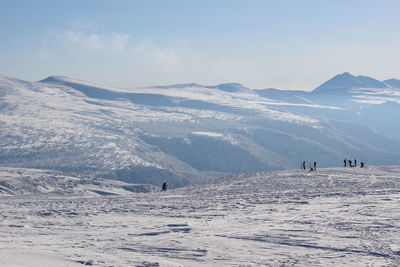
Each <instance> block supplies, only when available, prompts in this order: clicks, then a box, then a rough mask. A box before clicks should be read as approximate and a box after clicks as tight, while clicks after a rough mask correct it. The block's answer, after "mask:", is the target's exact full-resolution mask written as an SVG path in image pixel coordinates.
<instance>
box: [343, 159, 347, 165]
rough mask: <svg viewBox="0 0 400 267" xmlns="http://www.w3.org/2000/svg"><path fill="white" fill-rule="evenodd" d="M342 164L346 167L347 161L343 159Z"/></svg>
mask: <svg viewBox="0 0 400 267" xmlns="http://www.w3.org/2000/svg"><path fill="white" fill-rule="evenodd" d="M343 163H344V166H345V167H346V165H347V159H344V160H343Z"/></svg>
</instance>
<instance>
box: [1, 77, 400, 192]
mask: <svg viewBox="0 0 400 267" xmlns="http://www.w3.org/2000/svg"><path fill="white" fill-rule="evenodd" d="M343 75H344V74H343ZM349 75H350V74H346V75H345V76H349ZM350 76H351V75H350ZM354 79H356V80H357V81H358V80H361V81H364V80H365V78H362V79H361V78H357V77H356V78H351V79H350V80H354ZM370 79H372V78H370ZM370 79H367V81H370ZM356 84H359V83H356ZM368 84H372V85H373V86H375V83H372V82H371V83H370V82H368ZM385 84H386V83H384V85H385ZM379 85H380V84H379ZM349 86H350V85H349ZM385 86H386V85H385ZM346 90H347V91H346V92H344V93H343V92H341V91H340V90H339V91H336V90H333V91H335V94H334V95H337V99H339V100H338V101H336V100H337V99H336V97H335V96H333V95H332V94H330V95H329V96H325V94H323V93H321V94H320V93H318V92H313V93H308V92H302V91H292V92H290V91H280V90H272V89H267V90H261V91H257V90H252V89H249V88H246V87H244V86H242V85H240V84H234V83H227V84H221V85H216V86H203V85H199V84H195V83H192V84H183V85H172V86H155V87H150V88H133V89H118V88H109V87H102V86H99V85H94V84H90V83H88V82H83V81H79V80H75V79H71V78H68V77H63V76H51V77H48V78H46V79H44V80H42V81H40V82H33V83H32V82H26V81H21V80H18V79H14V78H10V77H6V76H0V113H1V116H0V129H1V131H0V166H5V167H16V168H36V169H37V168H39V169H44V170H57V171H61V172H63V174H64V175H67V176H75V175H76V174H79V175H89V176H95V177H98V178H112V179H118V180H122V181H125V182H130V183H131V182H133V183H151V184H154V185H157V186H159V185H160V184H161V183H162V182H164V181H167V182H168V183H169V184H170V185H171V187H177V186H182V185H185V184H190V183H196V182H201V181H205V180H207V179H210V178H214V177H218V176H223V175H227V174H239V173H251V172H260V171H270V170H282V169H293V168H298V167H299V162H301V161H303V160H307V161H314V160H317V161H318V164H319V166H325V167H328V166H337V165H338V163H340V162H341V161H342V159H343V158H344V157H356V158H359V159H362V160H364V161H366V162H367V163H370V164H400V148H399V147H400V139H399V137H398V136H399V134H400V127H399V125H398V123H395V122H396V121H397V117H396V116H395V114H398V111H399V104H398V101H399V100H398V99H399V95H398V92H399V91H398V89H396V88H394V87H393V86H391V87H387V88H383V87H382V88H370V87H368V88H353V87H352V85H351V86H350V87H348V89H346ZM396 90H397V91H396ZM331 91H332V90H331ZM349 96H350V97H349ZM343 99H347V100H346V101H345V102H343V101H342V100H343ZM383 102H384V103H383ZM349 103H350V104H349ZM371 118H373V119H371Z"/></svg>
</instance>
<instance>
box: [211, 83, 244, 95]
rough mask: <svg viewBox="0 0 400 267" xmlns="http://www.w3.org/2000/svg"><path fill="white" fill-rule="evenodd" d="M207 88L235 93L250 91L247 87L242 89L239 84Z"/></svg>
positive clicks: (225, 84) (224, 84)
mask: <svg viewBox="0 0 400 267" xmlns="http://www.w3.org/2000/svg"><path fill="white" fill-rule="evenodd" d="M207 88H212V89H214V88H215V89H218V90H221V91H225V92H230V93H235V92H243V91H248V90H250V89H249V88H247V87H244V86H243V85H241V84H240V83H221V84H219V85H214V86H207Z"/></svg>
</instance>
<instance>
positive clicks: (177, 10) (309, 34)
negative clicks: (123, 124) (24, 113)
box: [0, 0, 400, 90]
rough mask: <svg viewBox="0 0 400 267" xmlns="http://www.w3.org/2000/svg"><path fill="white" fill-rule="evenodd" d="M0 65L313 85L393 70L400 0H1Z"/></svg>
mask: <svg viewBox="0 0 400 267" xmlns="http://www.w3.org/2000/svg"><path fill="white" fill-rule="evenodd" d="M0 10H1V11H0V12H1V16H0V74H5V75H8V76H12V77H15V78H20V79H25V80H29V81H35V80H40V79H43V78H45V77H47V76H49V75H64V76H68V77H72V78H76V79H81V80H85V81H90V82H94V83H98V84H102V85H110V86H116V87H136V86H147V85H161V84H163V85H164V84H176V83H187V82H197V83H201V84H206V85H211V84H218V83H223V82H238V83H242V84H243V85H245V86H247V87H251V88H259V89H261V88H269V87H273V88H279V89H303V90H311V89H313V88H315V87H317V86H318V85H319V84H320V83H322V82H324V81H325V80H327V79H329V78H331V77H332V76H334V75H336V74H338V73H342V72H345V71H348V72H351V73H352V74H355V75H368V76H372V77H375V78H377V79H388V78H400V71H399V70H400V68H399V65H400V64H399V63H400V51H399V47H400V34H398V32H399V29H400V16H399V15H398V12H399V10H400V1H397V0H380V1H378V0H374V1H372V0H336V1H333V0H330V1H327V0H291V1H289V0H279V1H278V0H276V1H269V0H260V1H257V0H246V1H245V0H243V1H240V0H230V1H225V0H214V1H208V0H197V1H191V0H181V1H178V0H168V1H167V0H158V1H156V0H137V1H135V0H125V1H122V0H114V1H111V0H109V1H104V0H63V1H61V0H35V1H30V0H26V1H22V0H0Z"/></svg>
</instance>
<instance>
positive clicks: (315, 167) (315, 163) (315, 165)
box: [314, 161, 317, 171]
mask: <svg viewBox="0 0 400 267" xmlns="http://www.w3.org/2000/svg"><path fill="white" fill-rule="evenodd" d="M316 170H317V162H316V161H314V171H316Z"/></svg>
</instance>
